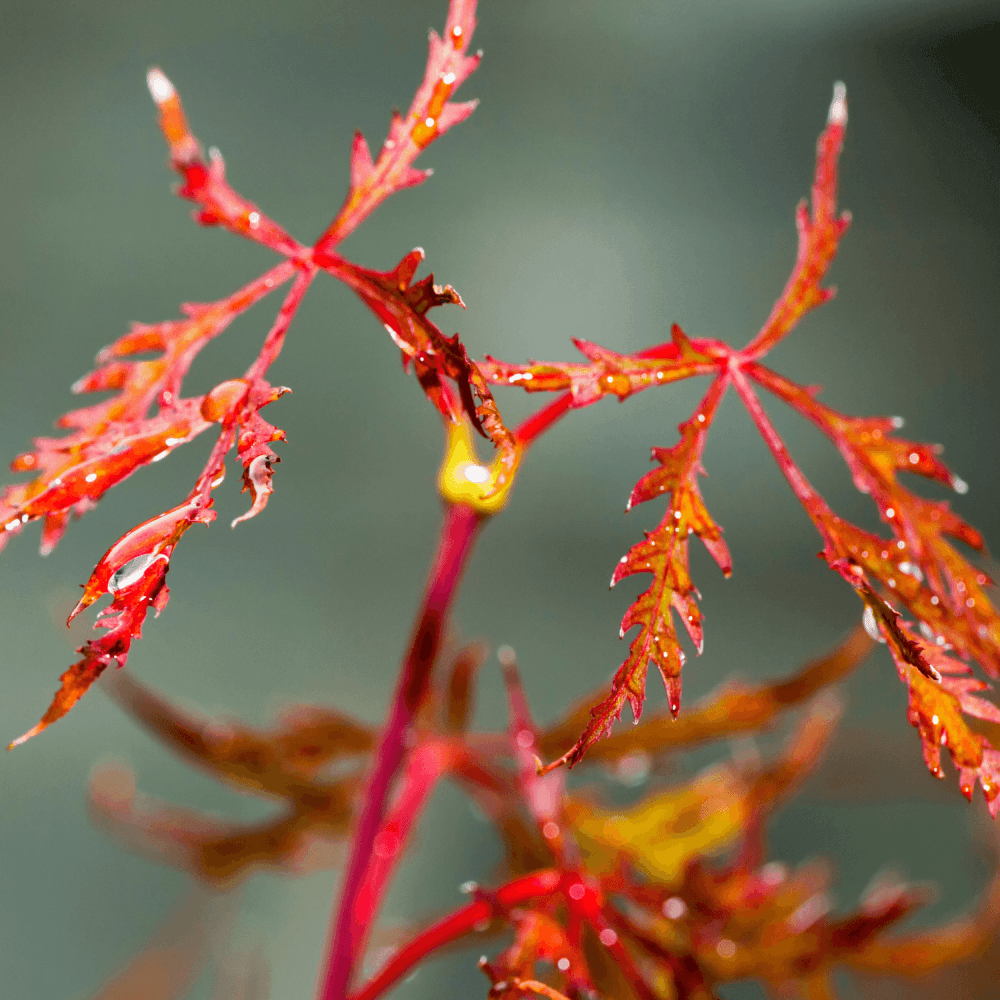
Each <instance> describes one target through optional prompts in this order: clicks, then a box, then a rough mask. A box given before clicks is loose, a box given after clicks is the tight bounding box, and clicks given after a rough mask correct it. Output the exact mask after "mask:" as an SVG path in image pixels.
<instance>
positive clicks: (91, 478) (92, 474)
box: [83, 472, 97, 483]
mask: <svg viewBox="0 0 1000 1000" xmlns="http://www.w3.org/2000/svg"><path fill="white" fill-rule="evenodd" d="M83 479H84V482H87V483H92V482H94V480H95V479H97V473H96V472H88V473H87V475H86V476H84V477H83Z"/></svg>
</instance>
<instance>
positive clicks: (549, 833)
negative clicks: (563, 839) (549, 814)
mask: <svg viewBox="0 0 1000 1000" xmlns="http://www.w3.org/2000/svg"><path fill="white" fill-rule="evenodd" d="M542 836H543V837H544V838H545V839H546V840H555V839H556V837H558V836H559V824H558V823H553V822H552V820H549V821H548V823H546V824H545V825H544V826H543V827H542Z"/></svg>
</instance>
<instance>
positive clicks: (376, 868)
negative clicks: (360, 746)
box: [354, 741, 454, 960]
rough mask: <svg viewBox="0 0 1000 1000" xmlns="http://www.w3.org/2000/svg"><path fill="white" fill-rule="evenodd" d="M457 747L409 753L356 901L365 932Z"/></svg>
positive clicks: (360, 946)
mask: <svg viewBox="0 0 1000 1000" xmlns="http://www.w3.org/2000/svg"><path fill="white" fill-rule="evenodd" d="M453 757H454V748H453V747H452V746H450V745H449V744H447V743H443V742H440V741H436V742H431V743H425V744H424V745H423V746H420V747H418V748H417V749H416V750H414V751H413V753H412V754H410V756H409V758H408V759H407V761H406V764H405V768H404V770H403V774H402V775H401V776H400V779H399V789H400V790H399V794H398V796H397V798H396V799H395V801H394V802H393V806H392V809H391V811H390V812H389V814H388V815H387V816H386V818H385V820H384V821H383V823H382V824H381V826H380V827H379V830H378V833H377V834H376V835H375V840H374V841H373V843H372V853H371V857H370V858H369V860H368V870H367V871H366V873H365V876H364V879H363V881H362V885H361V889H360V891H359V893H358V896H357V899H356V901H355V904H354V919H355V922H356V924H357V926H358V927H359V928H361V929H362V933H364V932H365V931H367V930H368V929H369V928H370V927H371V926H372V924H373V923H374V922H375V917H376V915H377V914H378V909H379V906H380V905H381V902H382V896H383V894H384V893H385V891H386V889H387V888H388V885H389V879H390V878H391V877H392V874H393V872H394V871H395V870H396V865H397V864H398V863H399V862H400V861H401V860H402V858H403V853H404V849H405V847H406V842H407V840H408V839H409V836H410V834H411V833H412V832H413V828H414V826H415V825H416V822H417V819H418V817H419V816H420V813H421V811H422V810H423V807H424V806H425V805H426V804H427V800H428V799H429V798H430V796H431V792H433V791H434V787H435V785H436V784H437V782H438V780H439V779H440V778H441V777H442V776H443V775H444V774H446V773H447V771H448V769H449V768H450V767H451V764H452V758H453ZM364 947H365V940H364V937H362V938H361V939H360V940H358V941H357V942H356V945H355V954H354V958H355V960H357V958H358V957H359V956H360V955H361V954H362V953H363V951H364Z"/></svg>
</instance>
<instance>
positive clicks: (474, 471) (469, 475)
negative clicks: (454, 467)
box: [461, 462, 490, 483]
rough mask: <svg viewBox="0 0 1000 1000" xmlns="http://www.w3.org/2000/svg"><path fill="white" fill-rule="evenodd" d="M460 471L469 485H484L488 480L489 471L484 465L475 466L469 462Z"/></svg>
mask: <svg viewBox="0 0 1000 1000" xmlns="http://www.w3.org/2000/svg"><path fill="white" fill-rule="evenodd" d="M461 471H462V475H464V476H465V478H466V479H467V480H468V481H469V482H470V483H485V482H488V481H489V478H490V470H489V469H487V468H486V466H485V465H475V464H474V463H472V462H470V463H469V464H468V465H465V466H463V467H462V470H461Z"/></svg>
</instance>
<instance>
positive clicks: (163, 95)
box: [146, 66, 177, 104]
mask: <svg viewBox="0 0 1000 1000" xmlns="http://www.w3.org/2000/svg"><path fill="white" fill-rule="evenodd" d="M146 86H147V87H149V93H150V96H151V97H152V98H153V100H154V101H156V103H157V104H164V103H166V102H167V101H169V100H170V99H171V98H172V97H176V95H177V91H176V90H174V85H173V84H172V83H171V82H170V81H169V80H168V79H167V76H166V74H165V73H164V72H163V70H161V69H160V68H159V66H153V67H152V68H151V69H150V70H149V72H148V73H147V74H146Z"/></svg>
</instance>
